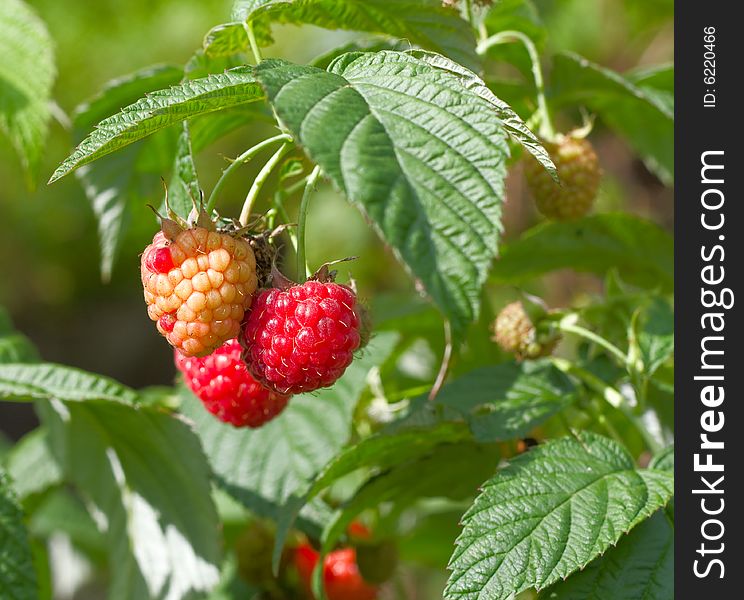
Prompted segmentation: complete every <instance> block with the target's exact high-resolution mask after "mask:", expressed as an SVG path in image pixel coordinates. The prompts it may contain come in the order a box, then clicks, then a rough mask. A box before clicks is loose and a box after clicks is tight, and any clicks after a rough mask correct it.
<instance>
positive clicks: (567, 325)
mask: <svg viewBox="0 0 744 600" xmlns="http://www.w3.org/2000/svg"><path fill="white" fill-rule="evenodd" d="M571 316H572V315H569V318H564V319H562V320H561V321H559V322H558V329H560V330H561V331H564V332H566V333H573V334H574V335H578V336H580V337H583V338H584V339H586V340H589V341H590V342H593V343H595V344H597V346H601V347H602V348H604V349H605V350H607V351H608V352H609V353H610V354H612V355H613V356H614V357H615V358H617V359H618V360H619V361H620V362H621V363H622V364H623V365H624V366H625V365H626V364H627V361H628V357H627V355H626V354H625V352H623V351H622V350H620V348H618V347H617V346H615V345H614V344H612V343H611V342H609V341H608V340H606V339H605V338H603V337H602V336H601V335H597V334H596V333H594V332H593V331H590V330H589V329H586V328H584V327H581V326H580V325H574V324H573V323H571V322H569V321H570V317H571Z"/></svg>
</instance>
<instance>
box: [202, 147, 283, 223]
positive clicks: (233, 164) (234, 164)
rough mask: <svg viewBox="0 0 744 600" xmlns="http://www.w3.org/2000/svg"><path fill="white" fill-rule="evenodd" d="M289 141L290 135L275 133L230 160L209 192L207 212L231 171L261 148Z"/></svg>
mask: <svg viewBox="0 0 744 600" xmlns="http://www.w3.org/2000/svg"><path fill="white" fill-rule="evenodd" d="M291 141H292V137H291V136H289V135H287V134H286V133H281V134H279V135H275V136H274V137H271V138H268V139H266V140H263V141H262V142H259V143H258V144H256V145H255V146H253V147H252V148H249V149H248V150H246V151H245V152H243V154H241V155H240V156H238V157H237V158H236V159H235V160H233V161H231V162H230V164H229V165H228V166H227V168H226V169H225V170H224V171H222V175H220V178H219V179H218V180H217V183H216V184H215V185H214V188H212V193H211V194H209V199H208V200H207V213H210V214H211V212H212V211H213V210H214V207H215V205H216V204H217V199H218V198H219V196H220V193H221V192H222V188H224V187H225V183H226V182H227V179H228V178H229V177H230V175H231V174H232V173H234V172H235V171H236V170H237V168H238V167H240V166H241V165H243V164H245V163H247V162H248V161H250V160H251V159H252V158H253V157H254V156H255V155H256V154H258V153H259V152H260V151H261V150H263V149H264V148H266V147H267V146H270V145H271V144H273V143H274V142H291Z"/></svg>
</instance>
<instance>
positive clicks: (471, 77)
mask: <svg viewBox="0 0 744 600" xmlns="http://www.w3.org/2000/svg"><path fill="white" fill-rule="evenodd" d="M410 54H411V55H413V56H416V57H417V58H420V59H421V60H423V61H425V62H427V63H429V64H430V65H432V66H434V67H436V68H437V69H442V70H443V71H446V72H447V73H450V74H451V75H454V76H455V77H457V78H458V79H459V80H460V83H462V85H463V86H464V87H465V88H466V89H467V90H469V91H470V92H473V93H475V94H477V95H478V96H479V97H480V98H482V99H483V100H485V101H486V102H488V103H489V104H490V105H491V107H492V108H493V110H494V111H495V113H496V114H497V115H498V117H499V119H501V121H502V123H503V126H504V129H506V132H507V133H508V134H509V136H510V137H511V138H512V139H513V140H514V141H515V142H517V143H518V144H521V145H522V146H523V147H524V148H525V149H526V150H527V152H529V153H530V154H532V156H534V157H535V159H536V160H537V162H539V163H540V164H541V165H542V166H543V168H545V170H546V171H548V173H550V175H551V176H552V177H553V178H554V179H555V180H556V181H558V172H557V170H556V167H555V165H554V164H553V161H552V160H551V158H550V155H549V154H548V152H547V150H545V148H543V146H542V144H541V143H540V141H539V140H538V139H537V136H536V135H535V134H534V133H532V131H530V129H529V128H528V127H527V125H525V123H524V121H522V119H521V118H520V117H519V115H518V114H517V113H516V112H514V110H513V109H512V108H511V107H510V106H509V105H508V104H507V103H506V102H504V101H503V100H501V99H499V98H498V97H496V95H495V94H494V93H493V92H492V91H491V90H490V88H489V87H488V86H487V85H486V84H485V82H484V81H483V80H482V79H481V78H480V77H478V75H476V74H475V73H473V72H472V71H470V70H469V69H466V68H465V67H463V66H461V65H458V64H457V63H455V62H453V61H452V60H450V59H449V58H447V57H445V56H441V55H440V54H434V53H433V52H424V51H415V50H412V51H411V52H410Z"/></svg>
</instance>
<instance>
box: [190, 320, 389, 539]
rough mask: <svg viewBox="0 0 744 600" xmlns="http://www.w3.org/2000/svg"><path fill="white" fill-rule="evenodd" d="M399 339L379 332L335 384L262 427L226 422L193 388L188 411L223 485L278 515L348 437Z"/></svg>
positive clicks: (294, 403) (260, 510)
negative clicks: (375, 372)
mask: <svg viewBox="0 0 744 600" xmlns="http://www.w3.org/2000/svg"><path fill="white" fill-rule="evenodd" d="M396 343H397V336H396V335H394V334H381V335H378V336H376V337H375V338H373V340H372V341H371V342H370V344H369V346H367V348H366V349H365V351H364V355H363V356H362V357H361V358H359V359H357V360H355V361H354V362H353V363H352V364H351V366H349V368H348V369H347V370H346V373H345V374H344V376H343V377H342V378H341V379H340V380H339V381H337V382H336V384H335V385H334V386H333V387H331V388H328V389H324V390H320V391H318V392H316V393H314V394H302V395H299V396H295V397H294V398H292V400H291V402H290V403H289V406H288V407H287V408H286V409H285V411H284V412H283V413H282V414H281V415H280V416H279V417H277V418H276V419H274V420H273V421H271V422H269V423H267V424H266V425H264V426H263V427H261V428H260V429H256V430H238V429H235V428H233V427H230V426H229V425H224V424H222V423H220V422H219V421H217V420H216V419H215V418H214V417H213V416H212V415H210V414H209V413H207V412H206V411H205V410H204V408H203V407H202V406H201V404H200V403H199V401H198V400H196V399H195V398H193V396H192V395H191V394H188V393H187V396H186V401H185V403H184V405H183V408H182V410H183V413H184V414H185V415H186V416H187V417H188V418H189V419H191V420H193V422H194V424H195V429H196V431H197V433H198V434H199V436H200V438H201V440H202V444H203V446H204V449H205V452H206V453H207V456H208V457H209V460H210V463H211V465H212V469H213V471H214V473H215V475H216V476H217V478H218V480H219V482H220V483H221V485H222V486H223V487H224V488H225V489H226V490H227V491H228V492H230V494H231V495H232V496H234V497H235V498H236V499H238V500H240V501H241V502H242V503H243V504H245V505H246V506H247V507H248V508H250V509H251V510H253V511H254V512H256V513H258V514H260V515H262V516H266V517H270V518H276V517H277V516H278V514H279V512H280V509H281V507H282V506H283V504H284V503H285V502H286V501H287V499H288V498H289V496H290V495H291V494H292V493H293V492H294V491H295V490H296V489H297V488H299V487H300V486H302V485H304V484H305V482H306V481H307V480H308V479H310V478H312V477H313V476H314V475H315V474H316V473H317V472H318V471H320V469H321V468H322V467H323V466H324V465H325V464H326V463H327V462H328V460H329V459H330V458H331V457H332V456H334V455H335V454H336V453H337V452H338V451H339V450H340V448H341V447H342V446H343V445H344V444H345V443H346V442H347V441H348V439H349V435H350V433H351V418H352V413H353V411H354V407H355V405H356V403H357V401H358V400H359V397H360V395H361V393H362V391H363V390H364V388H365V387H366V385H367V383H366V378H367V374H368V372H369V370H370V369H371V368H372V367H375V366H378V365H380V364H382V363H383V362H384V361H385V359H386V358H387V356H388V355H389V354H390V353H391V352H392V351H393V348H394V347H395V344H396ZM307 516H308V517H309V520H310V521H311V522H312V521H315V522H316V525H317V520H316V519H315V518H314V516H313V515H312V514H308V515H307ZM326 516H327V515H326Z"/></svg>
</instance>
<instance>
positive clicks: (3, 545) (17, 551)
mask: <svg viewBox="0 0 744 600" xmlns="http://www.w3.org/2000/svg"><path fill="white" fill-rule="evenodd" d="M0 597H2V598H7V599H8V600H37V598H38V586H37V583H36V573H35V571H34V566H33V560H32V557H31V547H30V546H29V542H28V533H27V532H26V527H25V526H24V524H23V513H22V512H21V508H20V507H19V506H18V502H17V500H16V496H15V493H14V492H13V490H12V489H11V487H10V480H9V478H8V476H7V475H6V473H5V472H4V471H3V470H2V469H0Z"/></svg>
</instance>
